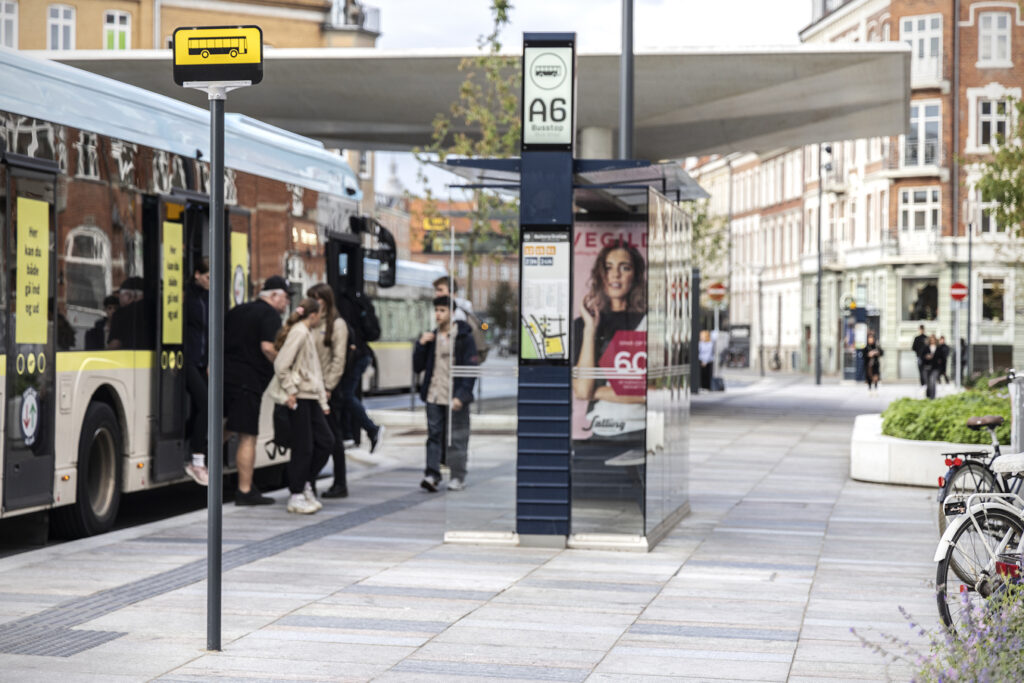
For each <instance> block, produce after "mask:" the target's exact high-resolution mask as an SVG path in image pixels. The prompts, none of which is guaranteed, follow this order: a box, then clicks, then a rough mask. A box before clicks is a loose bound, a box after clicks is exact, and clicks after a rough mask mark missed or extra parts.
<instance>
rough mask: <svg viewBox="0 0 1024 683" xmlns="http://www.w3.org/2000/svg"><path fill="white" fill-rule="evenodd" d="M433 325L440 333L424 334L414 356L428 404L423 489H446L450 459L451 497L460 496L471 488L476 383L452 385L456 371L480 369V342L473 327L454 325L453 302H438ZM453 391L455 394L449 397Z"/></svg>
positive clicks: (461, 381)
mask: <svg viewBox="0 0 1024 683" xmlns="http://www.w3.org/2000/svg"><path fill="white" fill-rule="evenodd" d="M434 319H435V320H436V321H437V327H436V328H434V329H433V330H431V331H429V332H424V333H423V334H421V335H420V338H419V339H418V340H417V341H416V345H415V346H414V347H413V352H412V369H413V371H414V372H423V373H424V376H423V385H422V386H421V387H420V398H421V399H423V402H424V403H426V404H427V463H426V467H425V468H424V471H423V480H422V481H420V486H421V487H422V488H424V489H426V490H427V491H430V492H431V493H433V492H435V491H437V487H438V485H439V484H440V483H441V457H442V454H443V455H446V456H447V457H446V461H447V464H448V467H450V468H451V473H452V478H451V480H450V481H449V482H448V490H449V491H461V490H462V489H463V488H465V482H466V459H467V446H468V444H469V404H470V402H471V401H472V400H473V384H474V383H475V382H476V380H475V379H474V378H472V377H456V378H454V380H453V379H452V376H451V372H452V365H479V363H480V357H479V355H478V353H477V349H476V342H474V341H473V330H472V329H471V328H470V326H469V323H467V322H463V321H461V320H456V321H453V320H452V301H451V298H450V297H447V296H439V297H435V298H434ZM453 323H454V327H455V340H454V343H455V348H454V349H452V347H451V344H452V334H451V331H452V327H453ZM449 387H450V392H449ZM449 411H451V425H452V438H451V447H449V448H446V447H445V444H446V443H447V442H448V439H447V438H446V437H447V430H448V414H449Z"/></svg>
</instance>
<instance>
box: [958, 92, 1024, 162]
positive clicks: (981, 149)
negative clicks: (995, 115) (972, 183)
mask: <svg viewBox="0 0 1024 683" xmlns="http://www.w3.org/2000/svg"><path fill="white" fill-rule="evenodd" d="M1022 92H1024V90H1022V89H1021V88H1019V87H1017V88H1007V87H1005V86H1003V85H1002V84H1001V83H996V82H993V83H989V84H987V85H986V86H985V87H983V88H967V103H966V105H967V139H966V140H965V144H964V154H988V153H990V152H991V151H992V149H991V148H990V147H989V146H988V145H983V144H981V137H980V132H981V123H980V121H979V117H980V114H981V104H980V103H981V101H982V100H1009V99H1012V100H1015V101H1020V99H1021V94H1022ZM1016 113H1017V108H1016V107H1010V110H1009V120H1008V123H1007V130H1013V125H1014V121H1015V117H1016Z"/></svg>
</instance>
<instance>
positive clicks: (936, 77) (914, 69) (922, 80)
mask: <svg viewBox="0 0 1024 683" xmlns="http://www.w3.org/2000/svg"><path fill="white" fill-rule="evenodd" d="M941 80H942V58H941V57H917V56H915V57H914V58H913V60H912V61H911V63H910V84H911V86H916V85H919V84H920V85H934V84H936V83H938V82H939V81H941Z"/></svg>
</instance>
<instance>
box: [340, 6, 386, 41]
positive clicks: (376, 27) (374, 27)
mask: <svg viewBox="0 0 1024 683" xmlns="http://www.w3.org/2000/svg"><path fill="white" fill-rule="evenodd" d="M331 28H344V29H361V30H363V31H367V32H369V33H380V8H379V7H368V6H366V5H362V4H355V3H353V4H351V5H348V6H347V7H346V3H345V0H334V5H333V7H331Z"/></svg>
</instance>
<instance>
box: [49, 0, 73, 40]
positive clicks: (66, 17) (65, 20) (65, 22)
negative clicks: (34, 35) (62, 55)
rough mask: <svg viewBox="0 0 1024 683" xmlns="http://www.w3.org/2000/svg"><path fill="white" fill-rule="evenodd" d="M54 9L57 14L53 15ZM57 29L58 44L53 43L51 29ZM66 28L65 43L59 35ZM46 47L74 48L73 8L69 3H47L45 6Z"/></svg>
mask: <svg viewBox="0 0 1024 683" xmlns="http://www.w3.org/2000/svg"><path fill="white" fill-rule="evenodd" d="M54 11H56V12H57V13H58V16H56V17H55V16H53V13H54ZM54 28H56V29H57V31H58V40H57V42H58V44H57V45H54V44H53V29H54ZM64 29H67V38H68V40H67V44H66V45H65V44H64V40H63V39H61V36H62V35H63V34H64ZM46 49H47V50H74V49H75V8H74V7H72V6H71V5H48V6H47V7H46Z"/></svg>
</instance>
